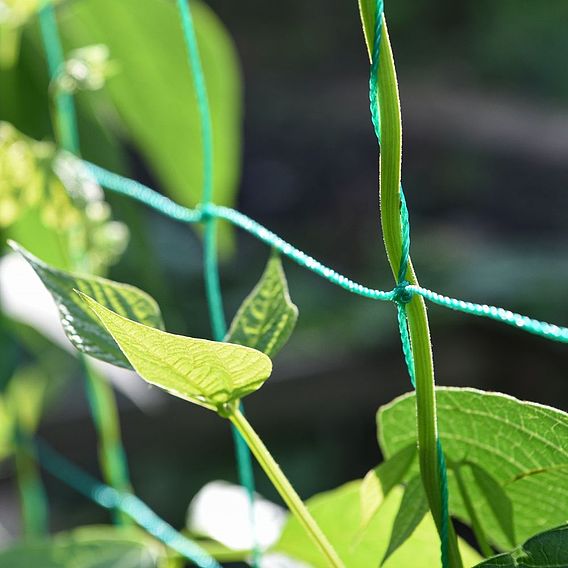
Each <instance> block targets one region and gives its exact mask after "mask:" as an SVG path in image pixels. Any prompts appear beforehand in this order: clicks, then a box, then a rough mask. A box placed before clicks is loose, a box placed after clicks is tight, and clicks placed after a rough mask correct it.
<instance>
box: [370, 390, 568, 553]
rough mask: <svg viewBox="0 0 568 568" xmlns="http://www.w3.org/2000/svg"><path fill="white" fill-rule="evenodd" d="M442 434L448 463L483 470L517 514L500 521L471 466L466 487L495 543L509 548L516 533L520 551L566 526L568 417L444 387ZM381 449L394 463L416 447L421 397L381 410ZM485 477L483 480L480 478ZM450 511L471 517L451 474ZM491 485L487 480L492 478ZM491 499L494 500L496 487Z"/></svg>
mask: <svg viewBox="0 0 568 568" xmlns="http://www.w3.org/2000/svg"><path fill="white" fill-rule="evenodd" d="M436 398H437V401H438V421H439V432H440V437H441V440H442V444H443V446H444V452H445V454H446V459H447V460H448V463H450V464H455V465H456V466H457V465H459V464H463V463H467V464H475V465H476V466H479V467H481V468H483V469H484V470H485V472H486V473H487V474H488V475H489V476H491V478H493V480H494V481H495V483H493V486H495V484H498V485H499V486H500V487H501V489H502V491H503V492H504V493H505V495H506V496H507V498H508V499H509V500H510V502H511V504H512V509H513V521H512V523H510V521H508V520H505V519H506V514H507V513H506V511H501V512H500V517H501V518H499V516H498V517H497V518H496V516H495V514H494V513H493V511H492V507H494V506H495V505H496V503H493V504H492V505H491V504H489V503H488V499H487V497H488V495H487V491H488V489H487V487H486V485H487V484H485V486H483V482H482V485H481V486H480V484H479V483H478V480H476V479H475V478H474V474H473V473H472V471H471V469H470V468H463V478H464V482H465V483H466V485H467V487H468V493H469V494H470V498H471V500H472V502H473V503H474V504H475V508H476V512H477V516H478V517H479V519H480V522H481V525H482V528H483V531H484V532H485V534H486V535H487V537H488V538H489V539H490V540H491V542H492V543H493V544H494V545H495V546H497V547H498V548H501V549H502V550H506V549H508V548H509V547H510V546H511V545H510V543H509V541H510V538H511V536H513V534H512V527H511V524H512V525H513V527H514V537H515V540H516V542H515V543H514V544H515V545H517V544H519V543H520V542H523V541H524V540H526V539H527V538H529V537H530V536H531V535H534V534H536V533H538V532H542V531H543V530H546V529H548V528H552V527H554V526H558V525H559V524H561V523H563V522H565V521H566V503H568V415H567V414H566V413H564V412H562V411H560V410H556V409H554V408H550V407H547V406H542V405H539V404H534V403H530V402H522V401H519V400H517V399H515V398H513V397H510V396H506V395H503V394H499V393H488V392H483V391H480V390H477V389H459V388H438V389H436ZM377 423H378V431H379V443H380V446H381V448H382V450H383V453H384V455H385V456H387V457H389V456H391V455H393V454H395V453H396V452H398V451H399V450H400V449H402V448H404V447H406V446H408V444H411V443H415V441H416V409H415V395H414V393H411V394H408V395H404V396H402V397H400V398H398V399H396V400H395V401H393V402H392V403H390V404H388V405H387V406H384V407H382V408H381V409H379V412H378V415H377ZM478 478H479V475H478ZM448 481H449V492H450V512H451V513H452V514H453V515H455V516H457V517H459V518H460V519H462V520H463V521H464V522H466V523H469V522H470V519H469V516H468V514H467V511H466V507H465V505H464V503H463V500H462V499H461V497H460V494H459V491H458V487H457V483H456V480H455V477H454V475H453V474H452V472H451V470H450V472H449V476H448ZM485 481H487V480H486V479H485ZM490 493H491V494H492V495H493V496H494V495H495V494H496V489H495V487H493V489H492V490H490Z"/></svg>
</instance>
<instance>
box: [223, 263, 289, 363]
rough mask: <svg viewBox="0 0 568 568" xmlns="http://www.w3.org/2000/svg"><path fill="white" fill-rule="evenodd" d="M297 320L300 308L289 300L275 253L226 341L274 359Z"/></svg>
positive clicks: (246, 299) (286, 284)
mask: <svg viewBox="0 0 568 568" xmlns="http://www.w3.org/2000/svg"><path fill="white" fill-rule="evenodd" d="M297 320H298V308H297V307H296V306H295V305H294V304H293V303H292V300H291V299H290V294H289V293H288V283H287V282H286V276H285V275H284V270H283V268H282V262H281V260H280V257H279V256H277V255H276V254H272V255H271V257H270V259H269V260H268V264H267V265H266V269H265V270H264V273H263V275H262V276H261V278H260V280H259V282H258V284H257V285H256V286H255V288H254V289H253V291H252V292H251V293H250V294H249V295H248V296H247V297H246V298H245V300H244V302H243V303H242V304H241V307H240V308H239V310H238V311H237V313H236V315H235V317H234V319H233V322H232V324H231V327H230V328H229V332H228V333H227V337H226V338H225V341H228V342H229V343H237V344H238V345H245V346H246V347H253V348H254V349H258V350H259V351H262V352H263V353H264V354H266V355H268V356H269V357H271V358H274V356H275V355H276V354H277V353H278V351H280V349H282V347H283V346H284V345H285V344H286V342H287V341H288V338H289V337H290V334H291V333H292V331H293V330H294V327H295V325H296V321H297Z"/></svg>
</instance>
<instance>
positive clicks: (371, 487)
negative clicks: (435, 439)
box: [361, 444, 416, 528]
mask: <svg viewBox="0 0 568 568" xmlns="http://www.w3.org/2000/svg"><path fill="white" fill-rule="evenodd" d="M415 458H416V446H415V445H414V444H411V445H410V446H408V447H406V448H403V449H402V450H400V451H399V452H397V453H396V454H395V455H393V456H392V457H391V458H390V459H388V460H386V461H384V462H383V463H381V464H380V465H378V466H377V467H375V468H373V469H372V470H371V471H369V473H367V475H366V476H365V477H364V479H363V482H362V483H361V526H362V527H363V528H365V527H366V526H367V525H368V524H369V522H370V520H371V519H372V518H373V517H374V515H375V513H377V511H378V510H379V508H380V506H381V505H382V504H383V501H384V500H385V497H387V495H388V494H389V493H390V491H391V489H393V487H395V486H396V485H398V484H399V483H402V481H403V480H404V477H405V475H406V473H407V472H408V470H409V468H410V466H411V465H412V462H413V461H414V459H415Z"/></svg>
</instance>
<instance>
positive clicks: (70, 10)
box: [0, 0, 568, 543]
mask: <svg viewBox="0 0 568 568" xmlns="http://www.w3.org/2000/svg"><path fill="white" fill-rule="evenodd" d="M162 1H163V2H164V3H166V4H169V5H170V4H171V6H170V7H171V8H172V10H173V3H170V2H168V1H167V0H162ZM159 3H160V2H158V1H153V2H149V3H148V4H147V6H143V7H140V9H139V10H136V11H135V12H133V13H131V14H130V15H131V17H130V18H128V17H123V19H120V18H121V16H120V14H118V12H120V10H121V7H120V6H113V3H112V2H107V1H106V0H105V1H101V2H100V3H99V6H98V8H97V6H96V5H95V4H94V3H93V2H92V1H91V2H89V1H88V0H73V1H69V2H61V3H60V6H59V7H58V15H59V16H60V22H61V26H62V32H63V36H64V40H65V46H66V48H67V49H70V48H77V47H81V46H84V45H89V44H93V43H99V42H104V43H107V44H108V45H109V48H110V58H111V60H113V61H114V62H116V64H117V65H116V70H115V73H114V75H113V76H111V77H109V78H108V80H107V84H106V86H105V87H104V88H103V89H102V90H100V91H96V92H88V93H81V94H80V95H79V96H78V108H79V124H80V135H81V136H80V137H81V150H82V155H83V157H84V158H85V159H87V160H90V161H93V162H95V163H98V164H100V165H103V166H105V167H108V168H109V169H112V170H114V171H118V172H122V173H125V174H127V175H129V176H130V177H133V178H135V179H138V180H141V181H143V182H145V183H147V184H149V185H151V186H152V187H155V188H157V189H158V190H160V191H162V192H164V193H168V194H169V195H171V196H173V197H175V198H176V199H178V200H180V201H183V202H184V203H186V204H191V205H194V204H196V203H197V202H198V200H199V197H198V196H199V188H200V181H201V180H200V177H199V175H200V174H199V167H200V159H201V155H200V142H199V138H198V134H199V131H198V128H197V126H196V119H195V114H194V113H195V112H196V111H195V101H194V99H193V96H192V95H193V93H192V89H191V85H190V83H189V81H190V78H189V74H188V70H187V68H186V67H185V60H184V51H183V43H182V37H181V29H180V28H175V27H174V28H171V22H170V21H169V20H168V18H167V17H166V18H164V20H163V21H162V20H161V19H158V18H156V17H155V15H153V14H152V6H157V5H158V4H159ZM117 4H120V3H117ZM126 4H128V3H126ZM208 5H209V7H210V8H211V9H212V11H213V12H214V13H215V14H216V15H217V16H218V18H220V20H221V21H222V23H223V24H224V26H225V27H226V30H227V31H228V34H229V35H230V37H231V38H232V41H233V42H234V46H232V45H231V40H230V39H229V37H228V36H226V35H224V34H223V31H222V27H221V24H220V23H219V22H217V20H216V17H215V16H214V15H213V12H210V11H209V10H207V9H206V8H204V7H203V6H202V5H200V6H199V7H197V10H198V12H199V13H200V15H199V14H198V21H197V25H198V34H200V42H201V46H202V52H203V58H204V64H205V70H206V74H207V78H208V85H209V87H210V95H211V99H212V107H213V118H214V132H215V134H214V135H215V144H216V146H215V151H216V156H217V160H218V162H217V163H216V176H217V177H216V179H217V186H216V194H217V195H218V196H219V198H220V200H221V201H223V202H226V203H234V204H235V205H236V206H237V207H238V209H239V210H241V211H243V212H244V213H246V214H248V215H250V216H251V217H253V218H254V219H256V220H258V221H259V222H261V223H263V224H265V225H266V226H268V227H269V228H271V229H273V230H274V231H275V232H277V233H278V234H279V235H281V236H283V237H284V238H285V239H287V240H288V241H289V242H291V243H293V244H295V245H296V246H298V247H299V248H301V249H302V250H304V251H306V252H307V253H309V254H311V255H312V256H314V257H316V258H317V259H319V260H321V261H322V262H324V263H326V264H328V265H329V266H332V267H334V268H335V269H337V270H338V271H340V272H342V273H344V274H346V275H349V276H350V277H352V278H353V279H355V280H357V281H360V282H363V283H365V284H368V285H371V286H373V287H378V288H381V289H389V288H390V287H391V286H392V277H391V275H390V273H389V271H388V269H387V262H386V258H385V254H384V249H383V244H382V240H381V237H380V227H379V222H378V192H377V150H376V141H375V139H374V135H373V133H372V129H371V125H370V119H369V113H368V98H367V97H368V87H367V73H368V61H367V55H366V52H365V48H364V42H363V37H362V33H361V30H360V23H359V19H358V12H357V6H356V2H355V1H352V2H335V3H333V2H332V3H330V2H324V1H321V0H313V1H311V2H302V1H301V0H290V1H289V2H286V3H285V4H283V5H275V4H271V3H266V2H260V1H254V0H253V1H243V2H238V3H237V2H221V1H220V0H212V1H210V2H208ZM123 6H125V5H123ZM113 10H114V11H115V12H116V16H115V17H111V16H113V14H114V12H112V13H111V11H113ZM386 10H387V18H388V22H389V29H390V35H391V41H392V44H393V49H394V53H395V58H396V63H397V69H398V76H399V83H400V93H401V103H402V113H403V126H404V130H403V140H404V161H403V179H404V184H405V191H406V195H407V202H408V206H409V210H410V216H411V223H412V256H413V261H414V264H415V267H416V270H417V273H418V274H419V276H420V280H421V284H422V285H423V286H425V287H427V288H430V289H433V290H436V291H438V292H442V293H445V294H448V295H451V296H456V297H460V298H463V299H468V300H472V301H477V302H482V303H490V304H495V305H500V306H503V307H506V308H510V309H513V310H515V311H520V312H522V313H526V314H528V315H531V316H533V317H537V318H539V319H545V320H548V321H552V322H554V323H558V324H566V323H567V322H568V297H567V295H566V292H565V285H564V282H565V280H566V278H567V277H568V255H567V254H566V250H567V247H566V245H567V243H568V234H567V232H566V223H565V219H566V211H567V209H568V192H567V191H566V188H567V187H568V168H567V166H566V164H567V163H568V160H567V157H568V73H566V58H567V56H568V35H567V34H566V30H565V27H566V26H565V22H566V21H568V4H567V3H566V2H565V1H564V0H548V1H547V2H545V3H535V2H532V1H530V0H515V1H513V0H500V1H499V2H495V1H493V2H491V1H489V0H476V1H473V0H467V1H464V2H460V3H455V2H449V1H447V0H435V1H430V2H425V1H422V0H420V1H417V2H411V1H409V0H404V1H400V2H391V3H389V4H387V7H386ZM127 15H128V14H127ZM105 18H107V19H105ZM127 22H128V24H127ZM176 25H177V23H176ZM22 30H23V31H22V33H23V35H22V44H21V51H20V54H19V56H18V57H17V59H16V60H15V63H14V65H13V66H11V67H9V66H8V67H6V68H4V69H3V70H2V71H1V72H0V120H4V121H8V122H11V123H13V124H14V125H15V126H16V127H17V128H18V129H19V130H20V131H22V132H23V133H24V134H26V135H27V136H30V137H33V138H35V139H52V132H51V127H50V120H49V110H48V107H49V103H48V97H47V90H48V80H47V69H46V64H45V60H44V56H43V52H42V49H41V42H40V39H39V33H38V27H37V22H36V20H35V18H34V17H33V16H32V17H30V19H29V20H28V21H27V23H26V24H25V26H24V27H23V28H22ZM172 30H173V32H172ZM176 30H177V31H176ZM178 32H179V36H176V33H178ZM5 33H6V32H5V31H4V34H5ZM6 37H7V36H6V35H5V36H4V40H6ZM233 49H235V50H236V51H235V52H234V51H233ZM235 54H236V55H237V57H238V62H237V61H235V62H233V61H232V58H233V57H234V56H235ZM239 74H240V75H241V80H242V86H241V83H240V81H239ZM241 96H242V101H241ZM186 125H187V126H186ZM241 137H242V139H241ZM241 140H242V141H241ZM107 200H108V202H109V203H110V204H111V206H112V210H113V216H114V218H115V219H118V220H121V221H124V222H125V223H126V224H127V225H128V226H129V229H130V243H129V246H128V248H127V250H126V252H125V254H124V255H123V256H122V258H121V260H120V261H119V262H118V263H117V264H116V265H115V266H113V267H112V268H111V270H110V273H109V275H110V277H111V278H113V279H116V280H120V281H124V282H129V283H132V284H135V285H137V286H139V287H141V288H142V289H144V290H145V291H147V292H149V293H150V294H151V295H152V296H154V297H155V298H156V299H157V300H158V302H159V304H160V306H161V307H162V310H163V312H164V317H165V321H166V325H167V327H168V329H169V330H171V331H174V332H179V333H184V334H187V335H191V336H195V337H210V335H211V330H210V326H209V322H208V315H207V309H206V303H205V294H204V285H203V279H202V268H201V262H202V257H201V246H200V245H201V241H200V237H199V236H198V235H197V234H196V233H195V232H194V231H193V230H192V229H190V228H188V227H187V226H184V225H181V224H177V223H175V222H174V221H171V220H168V219H165V218H163V217H159V216H158V215H157V214H155V213H152V212H150V211H148V210H147V209H145V208H144V206H142V205H138V204H135V203H132V202H130V201H128V200H126V199H125V198H121V197H117V196H114V195H111V194H107ZM32 227H33V228H34V230H35V229H37V231H38V234H42V233H39V232H40V231H43V230H44V229H41V228H40V227H39V222H37V223H34V224H33V225H32ZM26 230H27V231H28V232H29V231H30V230H31V229H30V223H28V225H27V226H26ZM5 232H6V233H9V232H10V231H8V230H6V231H5ZM4 236H6V235H4ZM29 236H30V239H31V240H32V241H33V235H29ZM4 240H5V239H3V241H4ZM36 241H37V242H39V240H38V239H36ZM222 243H223V262H222V266H221V276H222V287H223V293H224V297H225V312H226V314H227V317H228V319H229V320H230V318H231V317H232V315H233V314H234V311H235V309H236V308H237V307H238V305H239V304H240V302H241V301H242V299H243V298H244V296H245V295H246V294H247V293H248V292H249V290H250V289H251V288H252V286H253V285H254V283H255V282H256V281H257V279H258V277H259V275H260V273H261V271H262V268H263V265H264V263H265V261H266V258H267V255H268V250H267V249H266V247H265V246H264V245H262V244H260V243H258V242H256V241H254V240H253V239H252V238H251V237H250V236H249V235H246V234H242V233H236V234H233V235H232V234H230V232H229V231H227V230H226V229H225V230H224V233H223V240H222ZM37 246H39V245H37ZM30 248H31V250H32V251H33V252H36V254H38V255H40V256H41V255H42V251H41V250H36V251H34V248H32V247H31V246H30ZM285 269H286V273H287V276H288V280H289V284H290V292H291V296H292V299H293V301H294V302H295V303H296V304H297V305H298V307H299V309H300V319H299V323H298V327H297V330H296V332H295V334H294V335H293V337H292V339H291V341H290V343H289V345H288V346H287V347H286V349H285V350H284V352H283V353H282V354H281V355H280V356H279V357H278V359H277V361H276V365H275V371H274V375H273V377H272V378H271V380H270V381H269V382H268V384H267V385H266V386H265V387H264V388H263V389H261V390H260V391H259V392H258V393H257V394H255V396H253V397H250V398H249V399H248V400H247V412H248V415H249V417H250V420H251V422H252V423H253V424H255V425H256V426H257V428H258V430H259V432H260V433H261V434H262V435H263V437H264V439H265V441H266V443H267V445H268V446H269V448H270V449H271V450H272V451H273V453H274V455H275V456H276V457H277V458H278V459H279V461H280V463H281V465H282V467H283V469H284V471H286V472H287V473H288V474H289V477H290V479H291V480H292V481H293V482H294V484H295V485H296V486H297V488H298V491H299V493H300V494H301V495H302V496H303V497H307V496H310V495H312V494H314V493H316V492H318V491H322V490H325V489H329V488H332V487H335V486H337V485H339V484H341V483H343V482H345V481H347V480H349V479H353V478H356V477H361V476H363V475H364V474H365V473H366V472H367V471H368V470H369V469H370V468H371V467H372V466H374V465H376V464H377V463H378V462H379V461H380V455H379V451H378V449H377V444H376V438H375V425H374V414H375V411H376V410H377V408H378V407H379V406H380V405H381V404H384V403H386V402H388V401H390V400H391V399H392V398H393V397H395V396H396V395H398V394H401V393H403V392H406V391H408V390H409V381H408V377H407V375H406V371H405V368H404V363H403V360H402V357H401V352H400V344H399V339H398V331H397V326H396V317H395V311H394V309H393V307H392V306H391V305H384V304H382V303H378V302H372V301H370V300H365V299H362V298H359V297H355V296H350V295H349V294H347V293H346V292H344V291H343V290H341V289H339V288H336V287H333V286H332V285H330V284H328V283H326V282H324V281H322V280H321V279H319V278H317V277H316V276H314V275H313V274H311V273H309V272H306V271H303V270H302V269H300V268H298V267H297V266H295V265H293V264H291V263H290V262H285ZM429 313H430V322H431V330H432V340H433V346H434V356H435V364H436V379H437V382H438V383H439V384H443V385H459V386H465V385H467V386H474V387H479V388H483V389H486V390H496V391H502V392H506V393H508V394H511V395H514V396H516V397H519V398H521V399H527V400H531V401H535V402H541V403H544V404H551V405H554V406H556V407H558V408H561V409H563V410H568V394H567V393H568V390H567V388H566V372H565V369H566V363H567V362H568V352H567V351H566V347H564V346H562V345H558V344H554V343H552V342H547V341H545V340H543V339H540V338H535V337H531V336H528V335H526V334H524V333H523V332H521V331H517V330H514V329H511V328H508V327H506V326H502V325H499V324H496V323H492V322H488V321H483V320H480V319H475V318H472V317H468V316H464V315H460V314H455V313H450V312H447V311H443V310H442V309H440V308H437V307H432V308H431V309H430V311H429ZM41 345H42V346H41V351H42V355H41V356H42V357H46V358H47V357H48V356H50V354H51V356H52V357H53V358H55V359H57V366H56V369H61V370H63V369H64V370H65V373H64V374H65V376H66V377H67V378H68V380H67V381H66V382H65V384H64V386H63V387H61V388H60V389H59V390H58V396H57V397H53V400H52V401H51V403H50V404H49V405H47V408H46V410H45V413H44V416H43V418H42V421H41V425H40V429H39V430H40V433H41V435H42V436H43V437H45V438H46V439H48V440H49V441H50V442H51V443H53V445H55V446H56V447H57V448H58V449H59V450H60V451H62V452H63V453H65V454H66V455H68V456H70V457H72V458H73V459H74V460H75V461H77V462H78V463H80V464H82V465H83V466H85V467H86V468H87V469H88V470H89V471H91V472H93V473H97V456H96V450H95V437H94V432H93V429H92V425H91V421H90V418H89V415H88V410H87V405H86V401H85V400H84V395H83V390H82V384H81V382H80V380H79V370H78V367H77V366H76V365H75V363H74V361H73V358H72V356H71V355H67V354H64V353H63V352H62V351H61V352H60V351H59V350H58V349H57V348H54V347H53V346H51V345H49V344H47V343H45V344H44V343H42V344H41ZM3 346H4V347H7V349H6V350H5V351H4V353H8V352H9V353H12V354H14V353H15V354H16V355H15V356H16V357H17V360H18V361H19V363H20V364H23V363H28V362H30V361H31V360H33V359H34V358H35V357H37V351H36V354H35V355H34V353H33V352H31V351H30V349H29V348H28V346H25V345H22V344H21V343H18V342H16V343H14V342H13V340H11V339H8V338H6V339H4V340H3ZM10 357H12V355H10V356H8V355H4V357H3V362H4V363H6V362H7V361H10V360H12V359H11V358H10ZM57 374H58V371H56V372H55V375H57ZM141 391H147V388H146V387H145V386H144V387H141ZM118 397H119V403H120V410H121V421H122V426H123V432H124V439H125V445H126V449H127V452H128V459H129V464H130V467H131V472H132V478H133V482H134V485H135V487H136V490H137V493H138V494H139V495H140V496H141V497H143V498H144V499H145V500H146V501H147V502H148V503H149V504H150V505H151V506H153V507H154V508H155V509H156V510H157V511H159V513H160V514H161V515H162V516H164V517H165V518H167V519H168V520H169V521H171V522H172V523H173V524H175V525H177V526H179V525H181V524H182V523H183V519H184V515H185V510H186V506H187V503H189V501H190V499H191V498H192V496H193V495H194V494H195V493H196V491H197V490H198V489H199V488H200V487H201V486H202V485H203V484H204V483H205V482H207V481H209V480H211V479H216V478H219V479H227V480H233V481H234V480H236V471H235V465H234V459H233V449H232V440H231V435H230V432H229V429H228V425H227V424H224V423H223V422H222V421H219V420H218V419H216V417H215V416H213V415H212V414H210V413H207V412H205V411H202V410H200V409H198V408H194V407H191V408H190V407H188V405H187V404H186V403H184V402H183V401H181V400H177V399H174V398H172V397H168V396H166V395H164V394H162V393H159V392H157V391H156V390H155V389H154V390H152V391H151V392H149V393H148V392H138V393H137V394H135V395H132V396H127V395H125V394H124V392H123V391H119V394H118ZM45 481H46V484H47V489H48V492H49V496H50V504H51V508H52V509H51V514H52V517H51V526H52V528H53V529H54V530H59V529H64V528H69V527H72V526H75V525H78V524H82V523H91V522H97V521H101V522H104V521H106V520H107V519H108V516H107V513H105V512H104V511H101V510H100V509H98V508H96V506H95V505H91V504H90V503H88V502H86V501H85V500H84V499H83V498H81V497H78V496H77V495H76V494H75V493H74V492H72V491H70V490H69V489H67V488H66V487H63V486H62V485H61V484H60V483H59V482H56V481H53V480H52V479H51V478H49V477H46V479H45ZM258 488H259V491H260V492H261V493H263V494H264V495H266V496H267V497H269V498H271V499H274V500H278V498H277V496H276V495H275V493H274V492H273V490H272V489H271V488H270V487H269V484H268V483H267V481H266V480H265V479H264V477H263V475H262V474H261V472H258ZM0 503H1V504H2V505H1V506H0V526H1V527H2V529H1V530H0V543H2V542H5V541H8V540H10V539H12V538H15V537H17V536H18V534H19V532H20V522H19V509H18V502H17V493H16V490H15V486H14V478H13V469H12V466H11V464H10V462H3V463H2V464H0Z"/></svg>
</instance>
